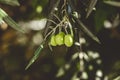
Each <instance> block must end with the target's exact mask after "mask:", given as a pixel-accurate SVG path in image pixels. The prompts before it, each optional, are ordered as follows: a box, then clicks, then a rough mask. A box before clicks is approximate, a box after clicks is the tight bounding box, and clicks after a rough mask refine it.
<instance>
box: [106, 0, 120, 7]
mask: <svg viewBox="0 0 120 80" xmlns="http://www.w3.org/2000/svg"><path fill="white" fill-rule="evenodd" d="M104 3H106V4H109V5H111V6H115V7H120V2H118V1H104Z"/></svg>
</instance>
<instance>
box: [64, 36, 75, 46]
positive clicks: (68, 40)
mask: <svg viewBox="0 0 120 80" xmlns="http://www.w3.org/2000/svg"><path fill="white" fill-rule="evenodd" d="M64 43H65V45H66V46H67V47H71V46H72V45H73V37H72V36H71V35H70V34H67V35H65V37H64Z"/></svg>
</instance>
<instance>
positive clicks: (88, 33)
mask: <svg viewBox="0 0 120 80" xmlns="http://www.w3.org/2000/svg"><path fill="white" fill-rule="evenodd" d="M73 19H74V20H75V21H76V22H77V23H78V25H79V26H80V27H78V28H80V29H81V30H82V31H83V32H84V33H86V34H87V35H88V36H89V37H91V38H92V39H93V40H95V41H96V42H98V43H100V41H99V39H98V38H97V37H96V36H95V35H94V34H93V33H92V32H91V31H90V30H89V29H87V27H86V26H85V25H84V24H83V23H82V22H81V21H80V20H79V19H78V18H76V17H75V16H73Z"/></svg>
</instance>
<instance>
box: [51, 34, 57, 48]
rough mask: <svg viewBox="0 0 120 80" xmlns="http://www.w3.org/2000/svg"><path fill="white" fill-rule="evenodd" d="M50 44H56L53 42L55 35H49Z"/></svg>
mask: <svg viewBox="0 0 120 80" xmlns="http://www.w3.org/2000/svg"><path fill="white" fill-rule="evenodd" d="M50 45H51V46H56V45H57V44H56V42H55V35H52V36H51V39H50Z"/></svg>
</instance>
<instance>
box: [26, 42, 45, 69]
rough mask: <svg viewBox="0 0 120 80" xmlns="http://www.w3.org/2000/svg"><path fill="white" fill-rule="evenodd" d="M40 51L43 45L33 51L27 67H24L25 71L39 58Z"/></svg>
mask: <svg viewBox="0 0 120 80" xmlns="http://www.w3.org/2000/svg"><path fill="white" fill-rule="evenodd" d="M42 49H43V45H42V44H41V45H40V46H39V47H38V49H37V50H36V51H35V53H34V56H33V57H32V59H31V60H30V62H29V63H28V65H27V66H26V68H25V70H27V69H28V68H29V67H30V66H31V65H32V64H33V63H34V62H35V60H36V59H37V58H38V57H39V55H40V52H41V51H42Z"/></svg>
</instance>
